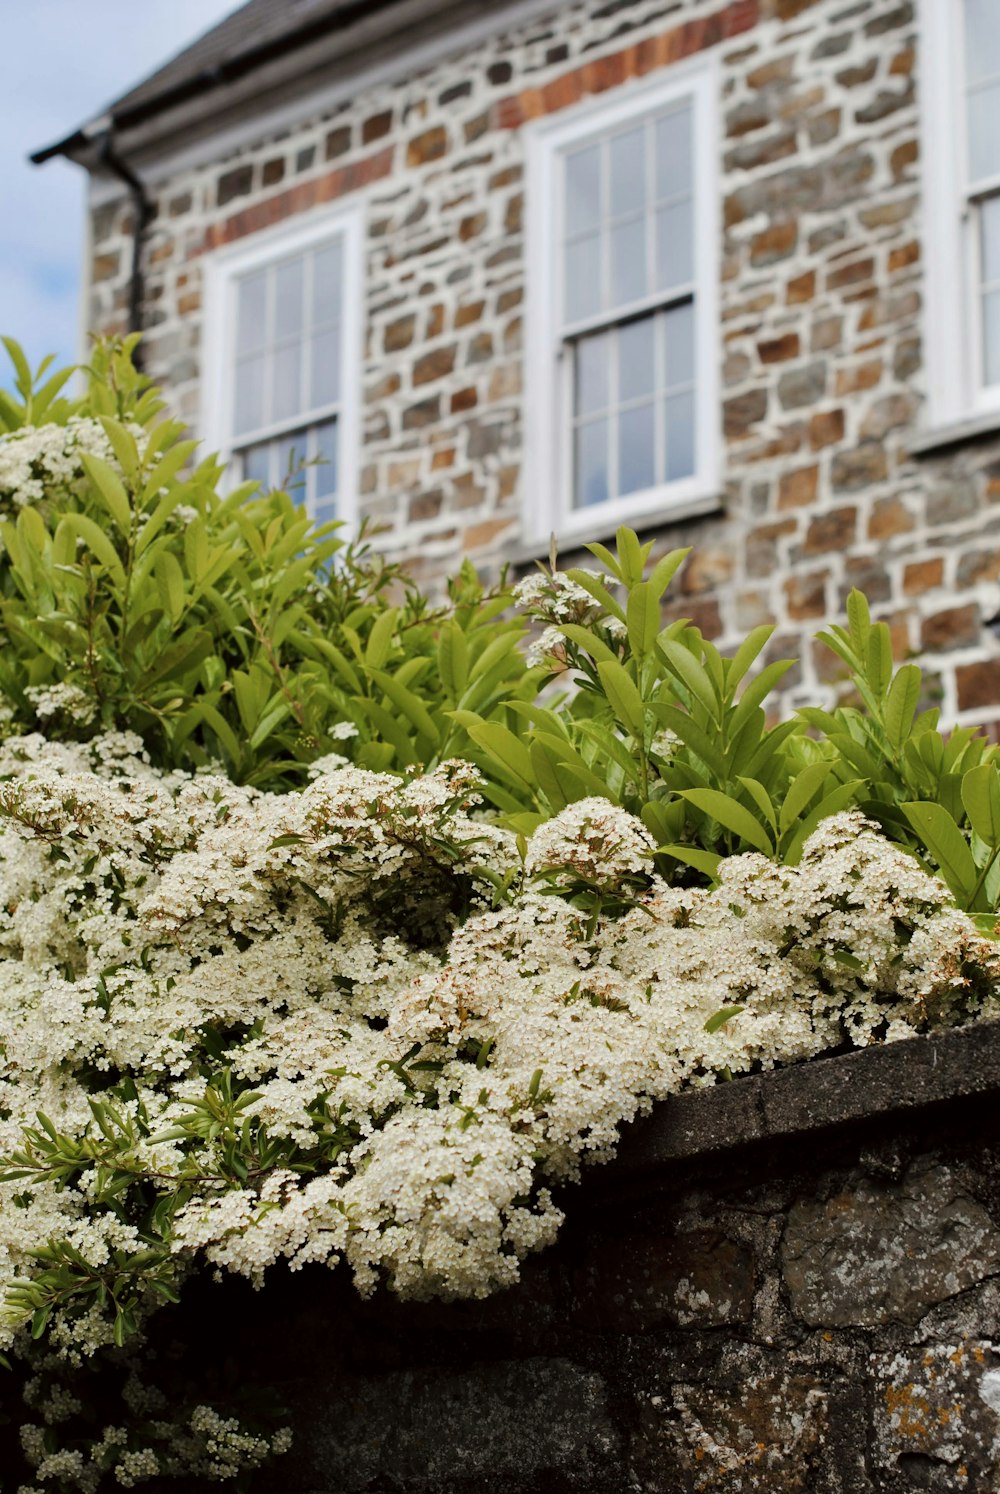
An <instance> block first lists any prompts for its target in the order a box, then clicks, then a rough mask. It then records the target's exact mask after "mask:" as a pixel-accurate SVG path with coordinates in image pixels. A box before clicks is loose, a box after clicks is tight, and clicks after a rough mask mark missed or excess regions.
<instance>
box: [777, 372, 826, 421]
mask: <svg viewBox="0 0 1000 1494" xmlns="http://www.w3.org/2000/svg"><path fill="white" fill-rule="evenodd" d="M826 381H827V369H826V364H825V363H823V362H822V361H820V362H816V363H807V364H805V365H804V366H803V367H802V368H796V369H791V370H789V372H788V373H784V374H782V375H781V378H780V379H779V380H778V399H779V401H780V403H781V408H782V409H783V410H797V409H800V408H801V407H802V406H803V405H814V404H815V403H816V401H817V400H820V399H822V398H823V395H824V394H825V393H826Z"/></svg>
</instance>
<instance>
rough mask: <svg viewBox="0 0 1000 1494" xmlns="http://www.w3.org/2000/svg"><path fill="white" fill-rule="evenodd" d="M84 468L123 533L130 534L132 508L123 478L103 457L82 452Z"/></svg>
mask: <svg viewBox="0 0 1000 1494" xmlns="http://www.w3.org/2000/svg"><path fill="white" fill-rule="evenodd" d="M80 459H81V461H82V463H83V469H84V471H85V472H86V474H87V476H88V477H89V478H90V481H91V482H92V483H93V485H94V487H95V488H96V489H97V491H98V493H99V494H100V495H101V497H102V498H103V500H104V505H105V507H106V508H107V510H108V513H109V514H110V515H111V517H112V518H113V519H114V521H115V523H116V524H117V525H118V528H119V529H120V530H121V531H122V533H123V534H128V532H129V530H130V528H131V525H132V508H131V505H130V504H129V501H128V494H127V493H126V491H125V488H124V486H123V484H122V480H121V478H120V477H119V476H118V473H117V472H116V471H115V470H114V468H113V467H112V466H111V465H110V464H109V463H108V462H106V461H104V459H103V458H102V457H97V456H91V455H90V453H89V452H86V451H85V452H82V453H81V457H80Z"/></svg>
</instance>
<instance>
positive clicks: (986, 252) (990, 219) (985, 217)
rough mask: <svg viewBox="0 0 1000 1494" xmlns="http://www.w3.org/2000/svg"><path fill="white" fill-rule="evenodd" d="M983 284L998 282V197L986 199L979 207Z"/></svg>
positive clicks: (999, 275) (999, 228) (999, 268)
mask: <svg viewBox="0 0 1000 1494" xmlns="http://www.w3.org/2000/svg"><path fill="white" fill-rule="evenodd" d="M979 217H980V225H981V227H980V231H981V234H982V250H981V253H982V276H983V284H984V285H990V284H992V283H993V282H994V281H997V280H1000V197H988V198H987V199H986V201H985V202H983V203H982V204H981V205H980V209H979Z"/></svg>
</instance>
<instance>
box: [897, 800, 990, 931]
mask: <svg viewBox="0 0 1000 1494" xmlns="http://www.w3.org/2000/svg"><path fill="white" fill-rule="evenodd" d="M900 807H901V808H902V811H903V813H904V814H905V815H906V818H907V819H908V820H909V822H910V824H911V826H912V827H913V829H914V830H915V831H916V833H917V835H918V836H919V838H920V840H921V841H922V843H923V844H924V845H925V846H926V848H927V850H928V851H929V852H930V853H931V855H932V856H933V858H934V860H935V861H936V862H937V864H938V867H939V868H940V871H941V876H942V877H943V879H944V881H945V882H947V884H948V886H949V887H950V889H951V891H952V892H953V893H954V896H955V899H956V901H957V902H958V903H959V904H960V905H961V906H963V907H964V906H966V905H967V904H968V902H969V900H970V898H971V896H972V892H973V889H974V888H975V886H976V881H977V872H976V863H975V862H974V861H973V859H972V852H971V851H970V850H969V847H968V844H967V843H966V840H965V837H964V835H963V834H962V832H961V830H959V828H958V826H957V825H956V824H955V821H954V820H953V819H952V817H951V815H950V814H949V813H948V811H947V810H946V809H943V808H942V807H941V805H940V804H922V803H912V804H903V805H901V806H900Z"/></svg>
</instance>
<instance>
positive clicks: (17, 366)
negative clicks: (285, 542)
mask: <svg viewBox="0 0 1000 1494" xmlns="http://www.w3.org/2000/svg"><path fill="white" fill-rule="evenodd" d="M2 341H3V345H4V347H5V348H6V349H7V356H8V357H9V358H10V361H11V363H13V365H14V372H15V373H16V374H17V392H18V394H20V396H21V398H22V399H26V400H27V399H30V398H31V386H32V383H33V382H34V380H33V379H32V377H31V366H30V364H29V363H28V360H27V358H26V357H25V356H24V353H23V352H22V350H21V344H20V343H18V342H15V341H14V339H13V337H4V338H3V339H2Z"/></svg>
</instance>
